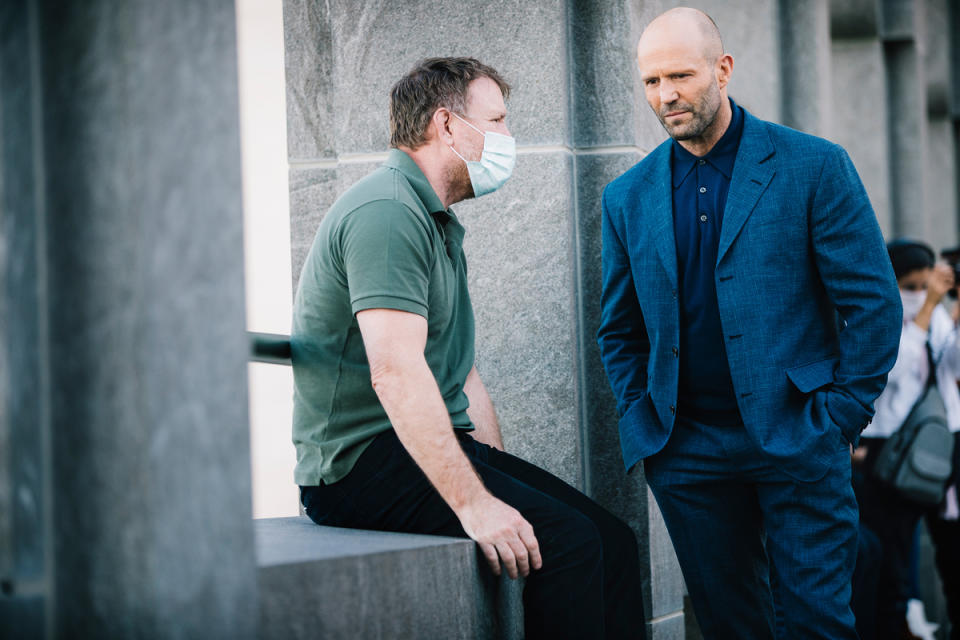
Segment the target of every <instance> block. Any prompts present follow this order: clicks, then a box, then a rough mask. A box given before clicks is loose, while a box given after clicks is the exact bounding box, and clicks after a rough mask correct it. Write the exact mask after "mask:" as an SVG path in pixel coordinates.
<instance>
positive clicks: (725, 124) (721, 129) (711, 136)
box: [677, 96, 733, 158]
mask: <svg viewBox="0 0 960 640" xmlns="http://www.w3.org/2000/svg"><path fill="white" fill-rule="evenodd" d="M731 122H733V109H731V108H730V100H729V99H728V98H727V97H726V96H724V97H723V102H722V103H721V104H720V109H719V110H718V111H717V117H716V118H714V120H713V122H712V123H711V124H710V126H709V127H707V129H706V131H704V132H703V134H702V135H699V136H697V137H696V138H688V139H686V140H677V142H678V143H679V144H680V146H681V147H683V148H684V149H686V150H687V151H689V152H690V153H692V154H693V155H695V156H697V157H698V158H702V157H703V156H705V155H707V154H708V153H710V150H711V149H713V147H714V146H716V144H717V143H718V142H720V138H722V137H723V134H725V133H726V132H727V129H729V128H730V123H731Z"/></svg>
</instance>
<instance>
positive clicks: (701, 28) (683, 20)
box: [637, 7, 723, 64]
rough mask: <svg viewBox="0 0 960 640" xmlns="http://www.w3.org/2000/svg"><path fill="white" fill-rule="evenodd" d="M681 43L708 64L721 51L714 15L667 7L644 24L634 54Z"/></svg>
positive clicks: (638, 54) (721, 44)
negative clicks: (696, 52)
mask: <svg viewBox="0 0 960 640" xmlns="http://www.w3.org/2000/svg"><path fill="white" fill-rule="evenodd" d="M663 46H671V47H672V46H684V47H689V48H690V49H693V50H696V51H698V52H699V53H700V55H702V56H703V58H704V59H705V60H706V61H707V62H708V63H710V64H713V62H715V61H716V60H717V58H719V57H720V56H722V55H723V40H722V39H721V37H720V30H719V29H718V28H717V24H716V23H715V22H714V21H713V19H712V18H711V17H710V16H708V15H707V14H705V13H704V12H703V11H700V10H699V9H691V8H690V7H677V8H676V9H670V10H669V11H666V12H664V13H662V14H660V15H659V16H657V17H656V18H654V19H653V22H651V23H650V24H648V25H647V28H646V29H644V30H643V34H642V35H641V36H640V42H639V44H638V45H637V56H638V57H642V56H643V54H644V51H645V49H646V50H649V49H652V48H661V47H663Z"/></svg>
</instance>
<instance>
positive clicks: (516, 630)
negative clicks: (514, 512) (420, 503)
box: [255, 516, 523, 640]
mask: <svg viewBox="0 0 960 640" xmlns="http://www.w3.org/2000/svg"><path fill="white" fill-rule="evenodd" d="M255 528H256V538H257V556H258V563H259V567H260V568H259V580H260V626H259V631H258V637H261V638H278V639H279V638H283V639H284V640H289V639H296V638H317V637H319V638H329V639H330V640H338V639H343V640H347V639H353V638H371V639H375V638H383V639H384V640H387V639H393V638H423V639H424V640H427V639H433V638H464V639H465V640H466V639H471V640H472V639H483V638H505V639H512V638H520V637H522V629H523V617H522V609H521V601H520V591H521V588H522V583H521V582H517V581H511V580H509V579H506V578H501V579H499V580H498V579H496V578H494V577H493V576H492V574H490V572H489V571H488V570H486V569H485V567H482V566H481V564H480V563H481V561H480V559H479V556H478V554H477V551H476V545H475V544H474V543H473V542H472V541H469V540H463V539H459V538H445V537H439V536H418V535H409V534H398V533H384V532H376V531H359V530H351V529H337V528H334V527H318V526H316V525H314V524H313V523H312V522H310V520H309V519H307V518H306V517H303V516H301V517H299V518H277V519H269V520H258V521H256V522H255Z"/></svg>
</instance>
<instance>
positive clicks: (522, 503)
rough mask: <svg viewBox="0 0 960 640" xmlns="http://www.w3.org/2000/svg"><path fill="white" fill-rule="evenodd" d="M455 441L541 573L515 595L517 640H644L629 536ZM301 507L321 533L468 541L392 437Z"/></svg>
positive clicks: (574, 497)
mask: <svg viewBox="0 0 960 640" xmlns="http://www.w3.org/2000/svg"><path fill="white" fill-rule="evenodd" d="M457 438H458V440H459V442H460V446H461V447H462V449H463V451H464V453H465V454H466V455H467V457H468V458H469V459H470V462H471V463H472V464H473V466H474V468H475V469H476V471H477V473H478V474H479V476H480V478H481V479H482V480H483V483H484V485H485V486H486V487H487V489H488V490H489V491H490V492H491V493H492V494H493V495H495V496H496V497H498V498H500V499H501V500H503V501H504V502H506V503H507V504H509V505H511V506H512V507H514V508H515V509H517V510H518V511H519V512H520V513H521V514H522V515H523V517H524V518H526V519H527V521H528V522H530V524H531V525H532V526H533V531H534V535H536V537H537V541H538V543H539V545H540V553H541V556H542V558H543V566H542V568H541V569H539V570H537V571H531V572H530V575H529V576H528V577H527V579H526V583H525V586H524V591H523V604H524V627H525V633H526V638H528V639H529V640H534V639H536V638H646V627H645V621H644V615H643V601H642V596H641V584H642V577H641V574H640V560H639V551H638V547H637V540H636V536H635V535H634V533H633V530H632V529H631V528H630V527H629V526H627V525H626V524H625V523H624V522H622V521H621V520H619V519H618V518H616V517H615V516H613V515H612V514H610V513H609V512H608V511H607V510H606V509H604V508H603V507H601V506H600V505H598V504H597V503H596V502H594V501H593V500H591V499H590V498H588V497H587V496H585V495H583V494H582V493H580V492H579V491H577V490H576V489H574V488H573V487H571V486H570V485H568V484H566V483H565V482H563V481H562V480H560V479H559V478H557V477H555V476H553V475H551V474H550V473H548V472H546V471H544V470H543V469H540V468H539V467H536V466H534V465H532V464H530V463H528V462H525V461H524V460H521V459H520V458H517V457H516V456H512V455H510V454H508V453H504V452H502V451H500V450H498V449H494V448H492V447H489V446H487V445H485V444H482V443H479V442H477V441H476V440H474V439H473V438H472V437H471V436H470V435H469V434H468V433H466V432H463V431H458V432H457ZM301 501H302V502H303V506H304V509H305V510H306V513H307V515H308V516H309V517H310V519H311V520H313V521H314V522H316V523H317V524H321V525H330V526H338V527H354V528H364V529H377V530H383V531H403V532H408V533H426V534H433V535H445V536H458V537H464V538H465V537H467V534H466V533H465V532H464V530H463V527H462V526H461V525H460V521H459V520H458V519H457V517H456V515H455V514H454V512H453V511H452V510H451V509H450V507H449V506H448V505H447V503H446V502H444V501H443V499H442V498H441V497H440V495H439V494H438V493H437V491H436V490H435V489H434V488H433V486H432V485H431V484H430V481H429V480H428V479H427V478H426V476H425V475H424V474H423V472H422V471H421V470H420V468H419V467H418V466H417V464H416V463H415V462H414V461H413V459H412V458H411V457H410V455H409V454H408V453H407V451H406V449H404V447H403V445H402V444H401V443H400V441H399V439H398V438H397V435H396V433H395V432H394V431H393V430H390V431H386V432H384V433H381V434H380V435H378V436H377V437H376V438H375V439H374V441H373V442H372V443H371V444H370V445H369V446H368V447H367V449H366V450H365V451H364V452H363V454H362V455H361V456H360V458H359V460H358V461H357V463H356V466H355V467H354V468H353V469H352V470H351V471H350V473H349V474H347V476H346V477H344V478H343V479H341V480H339V481H337V482H335V483H333V484H328V485H326V484H325V485H320V486H313V487H301ZM481 563H482V565H484V566H485V565H486V560H482V561H481ZM484 570H486V569H484Z"/></svg>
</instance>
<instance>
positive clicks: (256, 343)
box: [247, 331, 292, 366]
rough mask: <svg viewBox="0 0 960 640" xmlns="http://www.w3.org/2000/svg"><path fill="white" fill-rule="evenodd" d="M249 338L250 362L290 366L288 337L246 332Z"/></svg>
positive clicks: (276, 334)
mask: <svg viewBox="0 0 960 640" xmlns="http://www.w3.org/2000/svg"><path fill="white" fill-rule="evenodd" d="M247 336H248V337H249V338H250V361H251V362H266V363H268V364H285V365H287V366H290V365H291V364H292V362H291V360H290V336H285V335H282V334H279V333H258V332H256V331H248V332H247Z"/></svg>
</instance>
